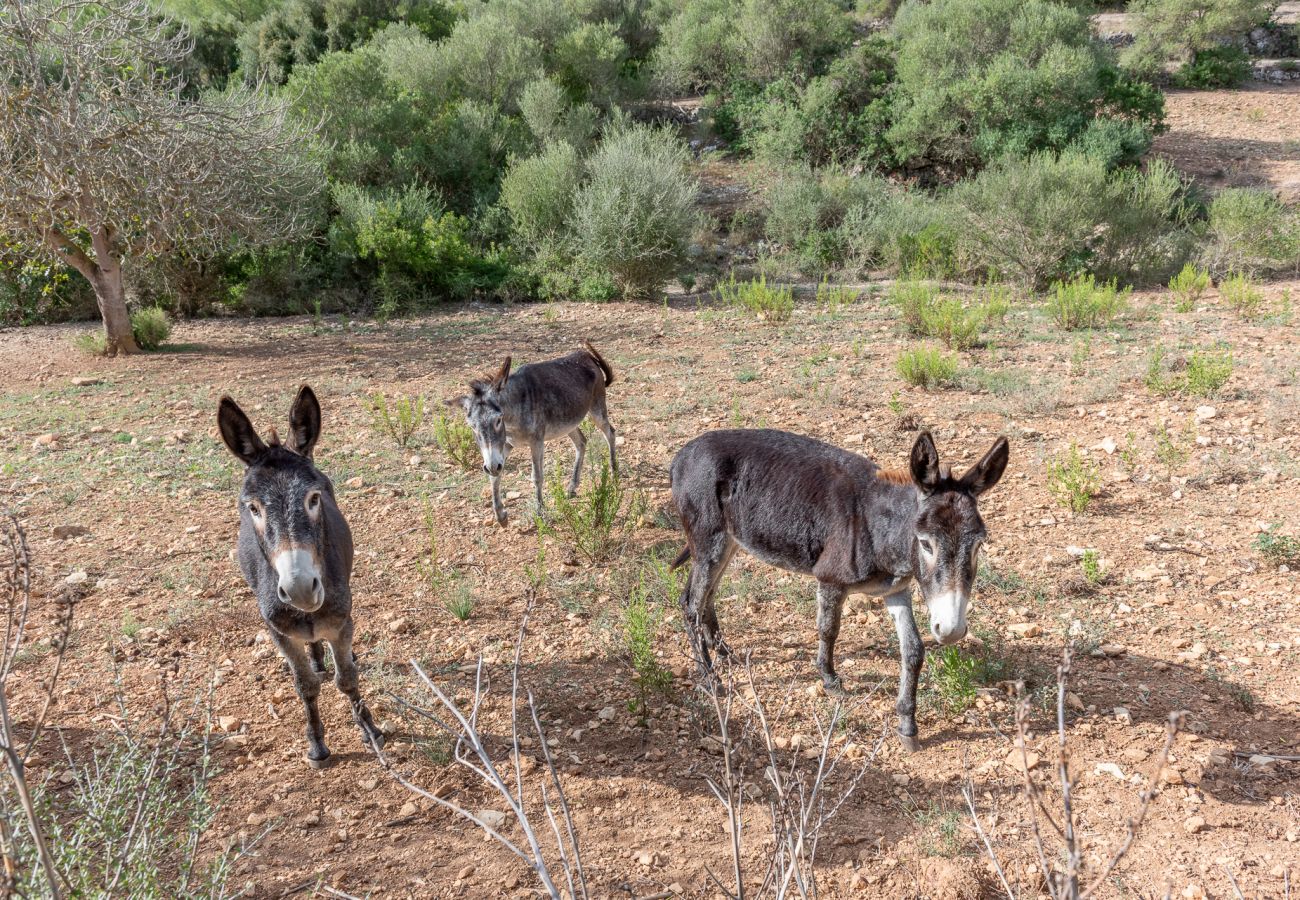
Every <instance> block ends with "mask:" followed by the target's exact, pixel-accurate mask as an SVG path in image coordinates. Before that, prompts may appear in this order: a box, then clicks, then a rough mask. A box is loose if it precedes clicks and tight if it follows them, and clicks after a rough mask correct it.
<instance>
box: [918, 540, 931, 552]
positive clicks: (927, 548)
mask: <svg viewBox="0 0 1300 900" xmlns="http://www.w3.org/2000/svg"><path fill="white" fill-rule="evenodd" d="M919 543H920V545H921V552H922V553H924V554H926V555H927V556H933V555H934V543H933V542H932V541H931V540H930V539H929V538H921V539H920V540H919Z"/></svg>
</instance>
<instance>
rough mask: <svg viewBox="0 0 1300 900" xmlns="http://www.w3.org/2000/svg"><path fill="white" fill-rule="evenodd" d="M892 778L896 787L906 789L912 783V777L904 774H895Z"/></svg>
mask: <svg viewBox="0 0 1300 900" xmlns="http://www.w3.org/2000/svg"><path fill="white" fill-rule="evenodd" d="M892 777H893V780H894V784H896V785H898V786H899V787H907V786H908V784H910V783H911V781H912V776H911V775H908V774H907V773H905V772H899V773H896V774H895V775H893V776H892Z"/></svg>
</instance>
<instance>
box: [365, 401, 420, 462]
mask: <svg viewBox="0 0 1300 900" xmlns="http://www.w3.org/2000/svg"><path fill="white" fill-rule="evenodd" d="M366 406H367V407H368V408H369V410H370V416H371V427H372V428H373V429H374V430H375V431H378V432H379V433H380V434H386V435H388V437H389V438H390V439H391V440H392V441H393V443H395V444H397V446H398V447H400V448H402V449H406V446H407V445H408V444H410V443H411V438H412V437H414V435H415V433H416V432H417V431H419V430H420V426H421V425H423V424H424V398H423V397H421V396H419V395H418V394H417V395H415V396H413V397H404V396H400V395H399V396H398V397H397V398H395V399H394V400H393V401H392V402H391V403H390V402H389V400H388V399H387V398H386V397H385V396H384V395H383V394H374V395H372V396H371V397H370V398H369V399H368V400H367V401H366Z"/></svg>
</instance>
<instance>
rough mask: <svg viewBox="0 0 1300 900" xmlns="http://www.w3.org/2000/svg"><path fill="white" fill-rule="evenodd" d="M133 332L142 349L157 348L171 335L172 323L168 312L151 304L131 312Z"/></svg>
mask: <svg viewBox="0 0 1300 900" xmlns="http://www.w3.org/2000/svg"><path fill="white" fill-rule="evenodd" d="M131 333H132V334H133V335H135V342H136V343H137V344H138V345H139V346H140V349H141V350H157V349H158V348H159V347H161V346H162V345H163V344H164V343H165V342H166V341H167V338H169V337H170V336H171V333H172V325H171V322H169V321H167V313H165V312H163V311H162V310H161V309H159V308H158V307H156V306H151V307H146V308H145V309H137V310H135V311H134V312H132V313H131Z"/></svg>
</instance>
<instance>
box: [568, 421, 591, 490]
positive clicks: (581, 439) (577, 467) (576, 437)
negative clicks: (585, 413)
mask: <svg viewBox="0 0 1300 900" xmlns="http://www.w3.org/2000/svg"><path fill="white" fill-rule="evenodd" d="M569 440H571V441H573V451H574V459H573V476H572V477H571V478H570V479H569V496H570V497H572V496H574V495H575V494H577V493H578V479H579V478H581V477H582V460H583V458H584V457H585V456H586V455H587V436H586V435H585V434H583V433H582V429H581V428H575V429H573V430H572V431H570V432H569Z"/></svg>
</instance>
